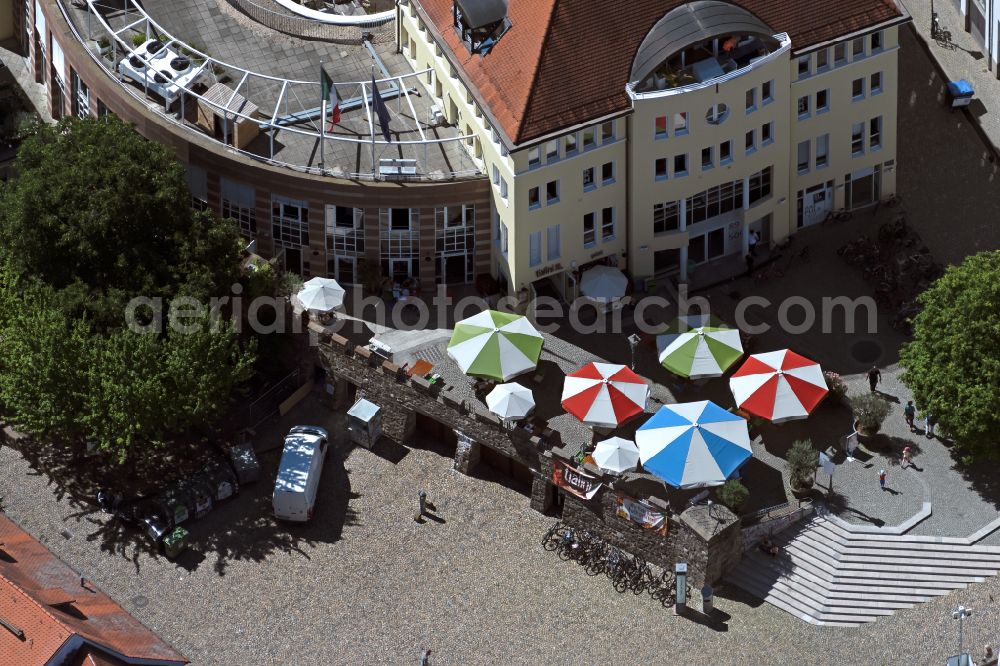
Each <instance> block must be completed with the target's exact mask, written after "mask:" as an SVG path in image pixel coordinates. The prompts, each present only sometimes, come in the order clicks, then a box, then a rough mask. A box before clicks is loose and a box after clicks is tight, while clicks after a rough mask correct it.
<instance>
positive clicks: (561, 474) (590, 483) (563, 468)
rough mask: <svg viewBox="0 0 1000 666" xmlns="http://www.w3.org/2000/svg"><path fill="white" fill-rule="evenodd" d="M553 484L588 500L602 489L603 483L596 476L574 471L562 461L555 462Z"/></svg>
mask: <svg viewBox="0 0 1000 666" xmlns="http://www.w3.org/2000/svg"><path fill="white" fill-rule="evenodd" d="M552 483H554V484H556V485H557V486H559V487H560V488H562V489H563V490H565V491H567V492H570V493H573V494H574V495H576V496H577V497H581V498H583V499H588V500H589V499H590V498H592V497H593V496H594V495H596V494H597V491H598V490H600V489H601V481H600V479H598V478H597V477H596V476H593V475H591V474H588V473H586V472H581V471H580V470H577V469H574V468H572V467H570V466H569V465H567V464H566V463H564V462H562V461H560V460H556V461H553V465H552Z"/></svg>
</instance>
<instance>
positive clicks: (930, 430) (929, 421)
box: [924, 412, 937, 439]
mask: <svg viewBox="0 0 1000 666" xmlns="http://www.w3.org/2000/svg"><path fill="white" fill-rule="evenodd" d="M936 425H937V416H935V415H934V412H927V416H926V418H925V419H924V434H926V435H927V439H931V438H932V437H934V426H936Z"/></svg>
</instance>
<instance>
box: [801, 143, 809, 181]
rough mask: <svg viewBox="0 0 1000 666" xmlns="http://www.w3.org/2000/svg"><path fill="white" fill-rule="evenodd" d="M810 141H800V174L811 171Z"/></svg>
mask: <svg viewBox="0 0 1000 666" xmlns="http://www.w3.org/2000/svg"><path fill="white" fill-rule="evenodd" d="M809 143H810V142H809V141H799V145H798V156H799V159H798V170H799V173H800V174H801V173H806V172H807V171H809Z"/></svg>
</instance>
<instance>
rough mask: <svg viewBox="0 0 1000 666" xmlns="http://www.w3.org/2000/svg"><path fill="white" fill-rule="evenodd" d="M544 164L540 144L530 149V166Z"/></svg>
mask: <svg viewBox="0 0 1000 666" xmlns="http://www.w3.org/2000/svg"><path fill="white" fill-rule="evenodd" d="M541 164H542V149H541V148H539V147H538V146H535V147H534V148H532V149H530V150H529V151H528V168H529V169H530V168H532V167H536V166H541Z"/></svg>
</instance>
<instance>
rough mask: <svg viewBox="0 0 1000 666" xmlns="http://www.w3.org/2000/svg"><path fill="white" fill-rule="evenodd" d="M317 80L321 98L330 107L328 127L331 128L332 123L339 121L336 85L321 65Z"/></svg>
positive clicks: (338, 97) (338, 100) (338, 98)
mask: <svg viewBox="0 0 1000 666" xmlns="http://www.w3.org/2000/svg"><path fill="white" fill-rule="evenodd" d="M319 80H320V86H321V88H322V96H323V100H324V101H326V102H327V103H328V106H329V107H330V129H333V125H336V124H337V123H339V122H340V95H338V94H337V86H335V85H333V79H331V78H330V75H329V74H327V73H326V70H325V69H324V68H323V66H322V65H320V68H319Z"/></svg>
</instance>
